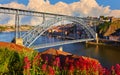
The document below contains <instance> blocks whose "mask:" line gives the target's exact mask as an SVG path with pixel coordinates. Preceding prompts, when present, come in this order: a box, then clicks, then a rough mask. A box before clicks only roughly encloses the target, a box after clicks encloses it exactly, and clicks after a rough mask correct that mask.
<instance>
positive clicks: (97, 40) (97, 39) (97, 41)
mask: <svg viewBox="0 0 120 75" xmlns="http://www.w3.org/2000/svg"><path fill="white" fill-rule="evenodd" d="M98 43H99V38H98V33H96V44H98Z"/></svg>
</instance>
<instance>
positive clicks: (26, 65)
mask: <svg viewBox="0 0 120 75" xmlns="http://www.w3.org/2000/svg"><path fill="white" fill-rule="evenodd" d="M24 74H25V75H30V60H29V59H28V57H24Z"/></svg>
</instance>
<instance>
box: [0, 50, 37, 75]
mask: <svg viewBox="0 0 120 75" xmlns="http://www.w3.org/2000/svg"><path fill="white" fill-rule="evenodd" d="M35 54H36V52H35V51H32V52H24V53H17V52H15V51H12V50H9V49H8V48H0V75H3V74H10V75H22V74H23V65H24V63H23V59H24V57H25V56H28V57H29V58H30V59H31V60H33V59H32V58H33V57H34V55H35Z"/></svg>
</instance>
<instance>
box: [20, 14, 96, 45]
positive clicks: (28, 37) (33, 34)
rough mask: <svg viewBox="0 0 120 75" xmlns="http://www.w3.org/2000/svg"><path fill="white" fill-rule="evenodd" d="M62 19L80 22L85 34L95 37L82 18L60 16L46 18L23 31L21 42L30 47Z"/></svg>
mask: <svg viewBox="0 0 120 75" xmlns="http://www.w3.org/2000/svg"><path fill="white" fill-rule="evenodd" d="M62 20H68V21H71V22H75V23H78V24H80V26H81V27H82V28H84V29H85V30H86V34H87V35H88V36H90V35H92V38H94V39H95V31H94V30H93V29H92V28H91V27H90V26H88V25H87V23H85V21H84V20H83V19H81V18H77V17H69V16H62V17H56V18H52V19H50V20H46V21H45V22H44V23H42V24H41V25H37V26H36V27H34V28H33V29H31V30H30V31H28V32H27V33H25V34H24V35H23V36H22V38H23V44H24V45H25V46H27V47H30V46H31V45H32V44H33V43H34V42H35V41H36V40H37V39H38V38H39V37H40V36H41V35H42V34H43V33H44V32H45V31H47V30H48V29H50V28H51V27H52V26H54V24H55V23H58V22H60V21H62Z"/></svg>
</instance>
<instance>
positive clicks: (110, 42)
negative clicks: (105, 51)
mask: <svg viewBox="0 0 120 75" xmlns="http://www.w3.org/2000/svg"><path fill="white" fill-rule="evenodd" d="M86 44H93V45H104V46H115V47H120V41H113V40H106V39H99V42H98V43H96V41H89V42H86Z"/></svg>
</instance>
